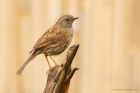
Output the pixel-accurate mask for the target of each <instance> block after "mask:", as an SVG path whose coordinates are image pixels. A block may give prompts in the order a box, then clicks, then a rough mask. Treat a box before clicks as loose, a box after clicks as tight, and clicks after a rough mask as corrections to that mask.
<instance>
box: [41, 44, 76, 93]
mask: <svg viewBox="0 0 140 93" xmlns="http://www.w3.org/2000/svg"><path fill="white" fill-rule="evenodd" d="M78 48H79V44H77V45H73V46H71V47H70V48H69V50H68V52H67V56H66V60H65V61H64V63H62V64H61V66H56V67H54V68H52V69H50V70H49V71H48V77H47V83H46V87H45V89H44V92H43V93H68V89H69V85H70V80H71V78H72V76H73V75H74V73H75V71H76V70H78V68H71V64H72V61H73V59H74V57H75V55H76V52H77V50H78Z"/></svg>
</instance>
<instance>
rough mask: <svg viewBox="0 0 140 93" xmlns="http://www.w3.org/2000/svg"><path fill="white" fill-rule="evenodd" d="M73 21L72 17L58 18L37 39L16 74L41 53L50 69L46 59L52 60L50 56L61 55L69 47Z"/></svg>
mask: <svg viewBox="0 0 140 93" xmlns="http://www.w3.org/2000/svg"><path fill="white" fill-rule="evenodd" d="M75 19H78V18H77V17H73V16H72V15H64V16H62V17H60V18H59V19H58V21H57V22H56V24H55V25H54V26H52V27H51V28H49V29H48V31H47V32H45V33H44V34H43V36H42V37H41V38H39V40H38V41H37V42H36V44H35V45H34V47H33V49H32V51H31V52H30V53H31V55H30V57H29V58H28V59H27V60H26V62H25V63H24V64H23V65H22V66H21V68H20V69H19V70H18V72H17V73H16V74H17V75H20V74H21V73H22V71H23V70H24V68H25V67H26V66H27V64H28V63H29V62H30V61H31V60H33V59H34V58H35V57H36V56H37V55H39V54H42V53H43V54H44V55H45V57H46V59H47V62H48V65H49V67H50V68H51V65H50V63H49V61H48V58H47V57H48V56H50V58H51V59H52V57H51V56H53V55H58V54H60V53H62V52H63V51H64V50H65V49H66V48H67V47H68V46H69V45H70V43H71V40H72V37H73V28H72V24H73V22H74V20H75ZM52 60H53V59H52ZM53 61H54V60H53ZM54 63H55V62H54ZM55 64H56V63H55Z"/></svg>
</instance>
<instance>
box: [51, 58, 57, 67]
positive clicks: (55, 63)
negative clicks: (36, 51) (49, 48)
mask: <svg viewBox="0 0 140 93" xmlns="http://www.w3.org/2000/svg"><path fill="white" fill-rule="evenodd" d="M49 57H50V58H51V59H52V61H53V62H54V64H55V66H58V64H57V63H56V62H55V60H54V59H53V58H52V56H49Z"/></svg>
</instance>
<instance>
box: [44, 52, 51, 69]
mask: <svg viewBox="0 0 140 93" xmlns="http://www.w3.org/2000/svg"><path fill="white" fill-rule="evenodd" d="M44 54H45V57H46V60H47V62H48V65H49V68H52V67H51V64H50V63H49V60H48V55H47V54H46V53H44Z"/></svg>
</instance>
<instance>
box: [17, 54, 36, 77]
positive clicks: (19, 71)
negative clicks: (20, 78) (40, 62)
mask: <svg viewBox="0 0 140 93" xmlns="http://www.w3.org/2000/svg"><path fill="white" fill-rule="evenodd" d="M35 57H36V53H35V52H33V53H32V54H31V55H30V57H29V58H28V59H27V60H26V62H25V63H24V64H23V65H22V66H21V67H20V69H19V70H18V71H17V73H16V74H17V75H21V73H22V71H23V70H24V68H25V67H26V66H27V64H28V63H29V62H30V61H31V60H33V59H34V58H35Z"/></svg>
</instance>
